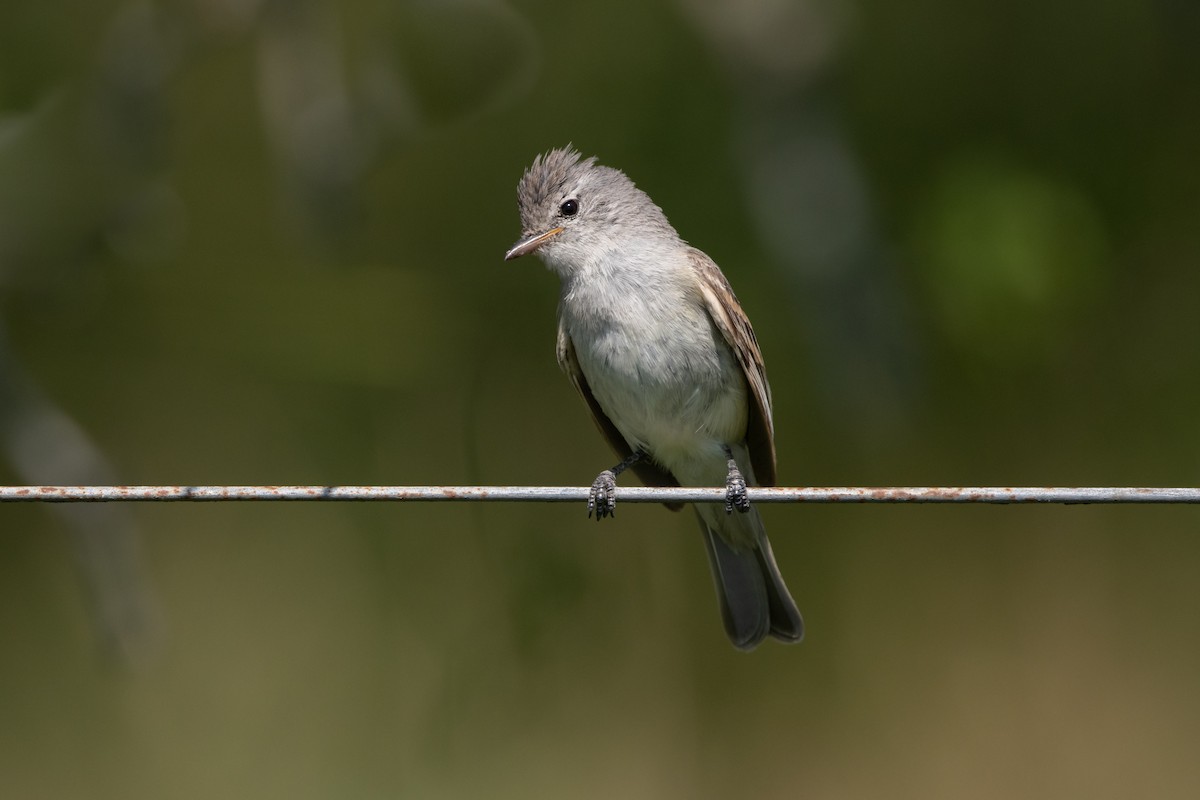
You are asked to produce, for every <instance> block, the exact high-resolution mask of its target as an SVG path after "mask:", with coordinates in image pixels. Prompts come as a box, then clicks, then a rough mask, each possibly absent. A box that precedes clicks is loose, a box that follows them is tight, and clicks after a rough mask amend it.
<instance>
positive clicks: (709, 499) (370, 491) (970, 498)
mask: <svg viewBox="0 0 1200 800" xmlns="http://www.w3.org/2000/svg"><path fill="white" fill-rule="evenodd" d="M746 491H747V494H748V496H749V498H750V500H751V501H752V502H755V503H992V504H1002V505H1007V504H1014V503H1061V504H1083V503H1087V504H1100V503H1105V504H1111V503H1191V504H1200V488H1195V487H1182V488H1161V487H1137V486H1119V487H1074V488H1063V487H1043V486H1037V487H1007V486H1006V487H998V486H976V487H969V486H968V487H880V488H872V487H861V486H858V487H853V486H852V487H821V488H818V487H781V488H760V487H751V488H749V489H747V490H746ZM587 497H588V488H587V487H574V486H566V487H562V486H0V502H10V503H107V502H181V501H182V502H223V501H265V500H277V501H278V500H291V501H296V500H325V501H333V500H341V501H346V500H357V501H363V500H386V501H409V502H413V501H417V502H430V501H442V502H447V501H449V502H455V501H475V502H537V503H582V502H584V501H586V500H587ZM617 500H618V501H619V502H623V503H669V502H675V503H723V502H725V489H723V488H715V489H693V488H678V487H672V488H646V487H640V486H631V487H628V488H618V489H617Z"/></svg>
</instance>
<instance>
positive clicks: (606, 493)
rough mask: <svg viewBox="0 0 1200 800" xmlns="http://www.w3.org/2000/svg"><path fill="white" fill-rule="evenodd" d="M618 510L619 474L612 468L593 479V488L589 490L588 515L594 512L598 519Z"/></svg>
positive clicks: (609, 515) (611, 514)
mask: <svg viewBox="0 0 1200 800" xmlns="http://www.w3.org/2000/svg"><path fill="white" fill-rule="evenodd" d="M616 510H617V476H616V475H615V474H614V473H613V471H612V470H611V469H606V470H604V472H601V473H600V474H599V475H597V476H596V480H594V481H592V490H591V491H590V492H588V516H589V517H590V516H591V515H592V513H593V512H594V513H595V514H596V521H597V522H599V521H600V520H602V519H604V518H605V517H611V516H613V515H614V514H615V513H616Z"/></svg>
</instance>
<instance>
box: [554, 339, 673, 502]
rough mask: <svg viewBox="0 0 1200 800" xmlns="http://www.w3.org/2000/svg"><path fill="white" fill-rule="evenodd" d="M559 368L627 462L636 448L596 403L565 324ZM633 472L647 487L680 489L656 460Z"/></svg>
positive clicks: (639, 464) (638, 465) (641, 463)
mask: <svg viewBox="0 0 1200 800" xmlns="http://www.w3.org/2000/svg"><path fill="white" fill-rule="evenodd" d="M557 350H558V365H559V366H560V367H562V369H563V372H565V373H567V377H569V378H570V379H571V383H572V384H573V385H574V386H575V389H576V391H578V392H579V396H580V397H582V398H583V400H584V402H586V403H587V407H588V411H591V412H592V420H593V421H594V422H595V423H596V427H597V428H599V429H600V432H601V433H602V434H604V438H605V439H606V440H607V441H608V444H609V446H610V447H612V449H613V450H614V451H615V452H616V454H617V455H618V456H619V457H620V459H621V460H622V461H623V460H625V459H626V458H628V457H629V456H631V455H633V448H631V447H630V446H629V442H627V441H625V437H624V436H622V435H621V432H620V431H619V430H617V426H616V425H614V424H613V421H612V420H611V419H609V418H608V415H607V414H605V413H604V409H602V408H601V407H600V403H599V402H598V401H597V400H596V396H595V395H593V394H592V387H590V386H588V382H587V377H586V376H585V375H584V374H583V370H582V369H580V367H579V359H578V358H577V357H576V355H575V344H574V343H573V342H572V341H571V336H570V334H568V333H567V332H566V330H565V329H564V328H563V326H562V322H561V321H560V322H559V325H558V348H557ZM630 469H632V470H633V471H634V474H636V475H637V476H638V478H639V479H640V480H641V482H642V483H643V484H645V485H646V486H678V485H679V481H677V480H675V476H674V475H672V474H671V473H669V472H667V471H666V470H664V469H663V468H661V467H659V466H658V465H657V464H655V463H654V462H653V461H649V460H647V459H645V458H643V459H642V460H641V461H637V462H635V463H634V464H633V465H632V466H631V467H630ZM664 505H666V507H667V508H669V509H671V510H672V511H678V510H679V509H681V508H683V505H682V504H681V503H665V504H664Z"/></svg>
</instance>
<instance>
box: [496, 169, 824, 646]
mask: <svg viewBox="0 0 1200 800" xmlns="http://www.w3.org/2000/svg"><path fill="white" fill-rule="evenodd" d="M517 198H518V203H519V206H520V212H521V226H522V239H521V241H519V242H518V243H517V244H516V245H515V246H514V247H513V248H512V249H511V250H509V252H508V254H507V255H506V259H512V258H516V257H518V256H522V255H526V254H528V253H532V252H536V253H537V255H538V256H539V257H540V258H541V259H542V260H543V261H544V262H545V263H546V265H547V266H548V267H549V268H550V269H551V270H553V271H554V272H555V273H557V274H558V276H559V278H560V280H561V282H562V292H561V295H560V302H559V309H558V310H559V328H558V361H559V364H560V365H561V366H562V368H563V369H564V370H565V371H566V372H567V374H568V376H570V378H571V381H572V383H573V384H574V385H575V388H576V389H577V390H578V391H579V393H580V395H581V396H582V397H583V399H584V401H585V402H586V403H587V405H588V408H589V410H590V411H591V412H592V416H593V417H594V418H595V420H596V423H597V425H598V426H599V428H600V430H601V432H602V433H603V434H604V436H605V438H606V439H607V440H608V442H609V444H610V445H611V446H612V447H613V449H614V450H615V451H616V452H617V454H618V455H619V456H620V457H621V458H622V459H625V460H629V459H630V457H631V456H633V454H635V453H644V454H646V455H647V456H648V458H641V459H640V460H637V461H635V462H634V463H632V464H631V468H632V469H633V470H634V472H635V473H637V475H638V477H639V478H640V479H641V480H642V482H643V483H645V484H646V485H648V486H675V485H685V486H717V485H721V484H722V483H726V484H727V485H729V486H730V489H729V491H730V496H731V498H732V497H733V496H734V493H735V488H737V487H735V485H734V484H735V483H736V481H735V477H736V476H735V471H736V468H735V469H731V467H732V465H730V464H729V462H728V457H729V455H732V457H733V459H734V460H735V461H736V467H737V468H740V472H741V474H742V475H743V476H744V478H745V480H746V482H747V483H748V484H751V485H754V484H758V485H763V486H772V485H774V484H775V445H774V429H773V424H772V421H771V393H770V388H769V387H768V385H767V379H766V373H765V371H764V369H763V363H762V356H761V354H760V352H759V348H758V342H757V340H756V339H755V337H754V331H753V329H752V328H751V327H750V321H749V319H747V318H746V315H745V313H744V312H743V311H742V308H741V305H740V304H739V303H738V301H737V298H736V297H735V296H734V293H733V290H732V289H731V288H730V286H729V283H728V281H727V280H726V279H725V276H724V275H723V274H722V273H721V271H720V269H719V268H718V267H717V265H716V264H715V263H714V262H713V261H712V259H710V258H709V257H708V256H707V255H705V254H704V253H703V252H701V251H700V250H698V249H696V248H694V247H691V246H689V245H688V244H687V243H686V242H684V241H683V240H682V239H681V238H680V237H679V234H678V233H676V231H675V229H674V228H673V227H671V223H670V222H668V221H667V217H666V215H665V214H663V212H662V209H660V208H659V207H658V206H656V205H655V204H654V202H653V201H651V199H650V198H649V197H648V196H647V195H646V194H645V193H644V192H642V191H641V190H640V189H638V188H637V187H636V186H634V184H633V181H631V180H630V179H629V178H628V177H626V175H625V174H624V173H623V172H621V171H619V170H616V169H612V168H611V167H605V166H600V165H598V164H597V163H596V159H595V158H587V159H584V158H581V157H580V155H579V153H578V152H576V151H574V150H572V149H570V148H566V149H561V150H552V151H550V152H548V153H546V154H545V155H543V156H539V157H538V158H536V159H535V160H534V162H533V164H532V166H530V168H529V169H528V170H527V171H526V173H525V176H524V177H523V178H522V179H521V182H520V184H519V186H518V189H517ZM617 471H618V472H619V469H618V470H617ZM608 476H609V479H610V485H611V479H612V477H613V476H612V473H608ZM604 477H605V473H602V474H601V477H600V478H598V479H597V486H599V485H600V483H601V480H602V479H603V478H604ZM743 495H744V493H743ZM742 502H743V503H745V501H744V500H743V501H742ZM669 507H672V508H674V509H678V508H679V506H678V505H676V506H669ZM695 508H696V515H697V517H698V519H699V521H700V527H701V530H702V531H703V533H704V539H705V543H706V545H707V548H708V554H709V561H710V564H711V566H712V570H713V579H714V582H715V584H716V586H717V590H718V595H719V597H720V601H721V612H722V617H723V619H724V623H725V629H726V632H727V633H728V635H729V638H730V640H731V641H732V642H733V644H734V646H736V647H738V648H739V649H744V650H750V649H753V648H754V647H755V646H757V645H758V644H759V643H760V642H761V641H762V640H763V639H764V638H766V636H767V635H771V636H774V637H775V638H777V639H780V640H782V641H788V642H796V641H800V639H802V638H803V636H804V623H803V621H802V620H801V617H800V613H799V612H798V611H797V610H796V605H795V603H794V602H793V601H792V598H791V596H790V595H789V594H788V590H787V587H786V586H785V585H784V583H783V578H782V577H781V576H780V574H779V569H778V567H777V566H776V565H775V559H774V556H773V555H772V554H771V546H770V543H769V542H768V541H767V535H766V532H765V530H764V529H763V523H762V518H761V517H760V516H759V514H758V510H757V509H755V508H752V507H749V505H748V504H745V505H739V508H742V509H743V510H745V509H748V510H745V513H732V514H731V513H728V512H727V510H726V509H724V508H721V507H719V506H717V505H714V504H708V503H705V504H698V505H696V507H695ZM598 516H603V509H601V510H598Z"/></svg>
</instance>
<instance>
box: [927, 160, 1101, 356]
mask: <svg viewBox="0 0 1200 800" xmlns="http://www.w3.org/2000/svg"><path fill="white" fill-rule="evenodd" d="M916 234H917V254H918V255H917V257H918V269H919V270H920V271H921V273H922V275H923V276H924V278H925V282H926V288H927V290H928V292H929V297H930V299H931V302H932V305H933V309H932V311H933V314H934V316H935V318H936V321H937V324H938V326H939V327H940V328H941V329H942V332H943V334H944V335H945V336H946V337H947V338H948V339H949V340H950V341H951V343H952V344H953V345H955V346H956V347H958V348H962V349H966V350H969V351H972V352H981V353H985V354H989V355H992V356H996V357H1001V358H1036V357H1037V356H1038V355H1039V354H1046V353H1049V352H1053V350H1054V349H1055V348H1054V345H1055V342H1056V341H1057V339H1058V337H1059V335H1060V334H1061V332H1062V331H1064V330H1065V329H1066V328H1067V326H1066V325H1064V323H1065V322H1067V321H1069V320H1071V319H1073V318H1074V317H1075V316H1076V315H1077V314H1078V313H1079V312H1080V311H1081V310H1082V309H1083V308H1085V307H1086V306H1088V305H1089V304H1090V303H1091V302H1092V301H1093V300H1094V299H1095V298H1096V297H1097V296H1098V295H1099V294H1101V293H1102V291H1103V287H1104V286H1105V285H1106V284H1107V282H1108V277H1109V274H1110V271H1111V268H1110V258H1109V246H1108V243H1107V237H1106V234H1105V231H1104V227H1103V225H1102V224H1101V223H1100V221H1099V219H1098V218H1097V215H1096V213H1095V211H1094V210H1093V208H1092V206H1091V205H1090V203H1089V202H1088V199H1087V198H1086V197H1084V196H1083V195H1082V194H1080V193H1079V192H1077V191H1075V190H1074V189H1073V188H1072V187H1070V186H1068V185H1067V184H1065V183H1063V182H1061V181H1057V180H1055V179H1054V178H1053V177H1051V176H1049V175H1046V174H1041V173H1037V172H1034V171H1032V170H1029V169H1026V168H1023V167H1020V166H1016V165H1013V164H1011V163H1006V162H1005V161H1003V160H1001V159H996V158H986V157H979V156H972V157H968V158H960V159H956V160H953V161H951V162H950V163H948V164H947V165H946V166H945V168H944V169H943V171H942V172H941V174H940V175H939V176H938V177H937V178H936V179H935V182H934V185H933V189H932V191H931V192H930V194H929V196H928V199H927V200H926V202H925V203H923V204H922V206H921V207H920V208H919V210H918V216H917V224H916Z"/></svg>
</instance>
